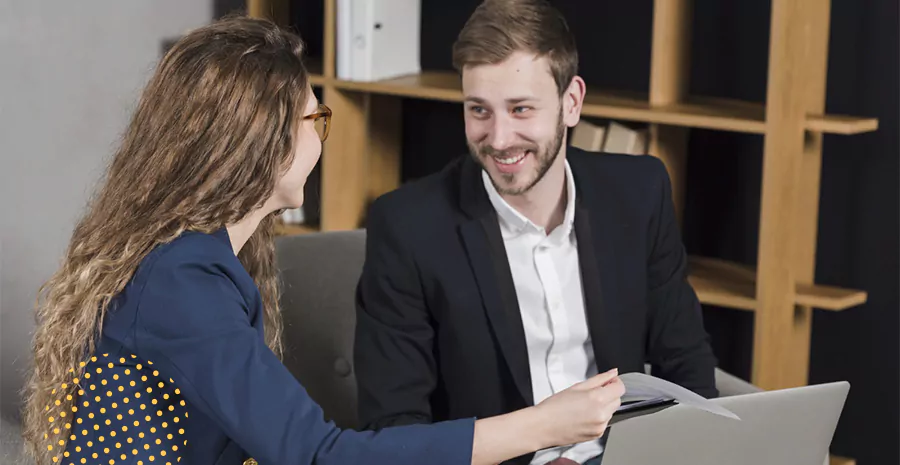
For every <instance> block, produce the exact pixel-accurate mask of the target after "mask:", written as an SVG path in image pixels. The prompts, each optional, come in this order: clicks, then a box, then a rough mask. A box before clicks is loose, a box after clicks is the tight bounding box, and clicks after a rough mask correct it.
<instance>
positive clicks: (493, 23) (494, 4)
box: [453, 0, 578, 95]
mask: <svg viewBox="0 0 900 465" xmlns="http://www.w3.org/2000/svg"><path fill="white" fill-rule="evenodd" d="M517 51H523V52H528V53H533V54H535V55H537V56H539V57H547V59H548V61H549V62H550V73H551V74H552V75H553V79H554V81H556V87H557V90H558V91H559V93H560V95H562V93H563V92H564V91H565V89H567V88H568V87H569V83H571V82H572V78H573V77H575V74H576V73H577V72H578V50H577V49H576V47H575V37H574V36H573V34H572V32H571V31H570V30H569V26H568V24H566V20H565V18H563V16H562V14H561V13H560V12H559V10H557V9H556V8H554V7H553V6H552V5H550V3H549V2H548V1H546V0H485V1H484V2H483V3H482V4H481V5H479V6H478V8H476V9H475V12H473V13H472V16H470V17H469V20H468V21H466V25H465V26H463V29H462V31H460V33H459V37H458V38H457V39H456V42H455V43H454V44H453V67H454V68H456V70H457V71H459V72H460V73H462V69H463V67H465V66H469V65H481V64H496V63H499V62H501V61H503V60H505V59H507V58H509V56H510V55H512V54H513V52H517Z"/></svg>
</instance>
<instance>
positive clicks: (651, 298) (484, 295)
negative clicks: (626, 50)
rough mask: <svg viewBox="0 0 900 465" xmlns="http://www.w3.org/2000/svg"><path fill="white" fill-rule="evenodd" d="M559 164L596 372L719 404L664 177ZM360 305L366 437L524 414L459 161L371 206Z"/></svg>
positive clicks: (637, 160) (510, 329)
mask: <svg viewBox="0 0 900 465" xmlns="http://www.w3.org/2000/svg"><path fill="white" fill-rule="evenodd" d="M567 160H568V161H569V164H570V166H571V169H572V172H573V176H574V178H575V185H576V203H577V205H576V213H575V234H576V236H577V240H578V255H579V263H580V267H581V273H582V281H583V288H584V299H585V310H586V313H587V321H588V325H589V331H590V335H591V338H592V341H593V348H594V354H595V360H596V363H597V369H598V370H599V372H604V371H606V370H608V369H610V368H614V367H617V368H618V369H619V371H620V373H626V372H633V371H643V370H644V363H650V364H651V366H652V370H653V374H654V375H655V376H659V377H661V378H664V379H668V380H670V381H673V382H675V383H678V384H680V385H682V386H684V387H686V388H688V389H691V390H693V391H695V392H697V393H699V394H701V395H704V396H706V397H714V396H716V395H717V392H716V389H715V382H714V374H713V370H714V368H715V366H716V359H715V358H714V356H713V354H712V350H711V349H710V346H709V341H708V335H707V333H706V332H705V330H704V328H703V323H702V317H701V311H700V304H699V302H698V300H697V297H696V294H695V293H694V291H693V289H692V288H691V287H690V286H689V284H688V283H687V281H686V276H687V274H686V265H687V261H686V259H687V256H686V254H685V250H684V247H683V245H682V242H681V237H680V234H679V227H678V223H677V221H676V218H675V215H674V209H673V205H672V200H671V187H670V182H669V177H668V174H667V172H666V169H665V166H664V165H663V164H662V162H661V161H660V160H659V159H657V158H655V157H651V156H633V155H616V154H596V153H587V152H584V151H581V150H579V149H576V148H573V147H568V148H567ZM357 303H358V305H357V332H356V342H355V359H356V360H355V366H356V378H357V380H358V387H359V415H360V421H361V424H362V425H363V427H365V428H370V429H378V428H381V427H385V426H390V425H401V424H410V423H420V422H434V421H440V420H445V419H453V418H462V417H469V416H476V417H482V418H483V417H489V416H494V415H498V414H503V413H507V412H510V411H513V410H516V409H520V408H523V407H526V406H529V405H533V404H534V402H533V396H532V391H531V379H530V373H529V368H528V352H527V348H526V341H525V334H524V330H523V327H522V320H521V317H520V315H519V307H518V301H517V297H516V292H515V288H514V285H513V281H512V275H511V272H510V269H509V264H508V262H507V258H506V251H505V248H504V245H503V240H502V238H501V234H500V226H499V224H498V222H497V215H496V212H495V210H494V208H493V206H492V205H491V203H490V200H489V198H488V195H487V192H486V191H485V189H484V184H483V182H482V178H481V167H480V166H478V165H477V164H476V163H475V162H474V160H472V159H471V158H470V157H469V156H465V157H461V158H460V159H458V160H456V161H454V162H453V163H451V164H450V165H449V166H448V167H447V168H445V169H444V170H443V171H441V172H439V173H437V174H435V175H432V176H429V177H427V178H424V179H422V180H419V181H416V182H413V183H409V184H407V185H405V186H403V187H401V188H400V189H398V190H395V191H393V192H390V193H388V194H386V195H384V196H382V197H380V198H379V199H377V200H376V201H375V202H374V203H373V204H372V207H371V208H370V212H369V216H368V220H367V244H366V261H365V266H364V268H363V272H362V276H361V278H360V282H359V286H358V289H357ZM528 460H530V457H520V459H519V460H518V462H522V463H527V461H528Z"/></svg>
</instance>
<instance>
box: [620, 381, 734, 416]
mask: <svg viewBox="0 0 900 465" xmlns="http://www.w3.org/2000/svg"><path fill="white" fill-rule="evenodd" d="M619 379H621V380H622V383H624V384H625V395H624V396H622V402H623V403H624V402H629V401H633V400H649V399H657V398H660V397H664V398H667V399H675V401H676V402H678V403H679V404H684V405H687V406H689V407H694V408H698V409H700V410H704V411H707V412H710V413H713V414H716V415H721V416H723V417H726V418H731V419H734V420H740V418H739V417H738V416H737V415H735V414H734V412H732V411H730V410H728V409H726V408H725V407H722V406H721V405H719V404H717V403H715V402H712V401H710V400H709V399H707V398H705V397H703V396H701V395H699V394H697V393H695V392H694V391H691V390H689V389H685V388H683V387H681V386H679V385H677V384H675V383H670V382H668V381H666V380H663V379H660V378H656V377H653V376H650V375H647V374H644V373H624V374H621V375H619ZM626 407H627V406H626ZM632 408H633V407H632Z"/></svg>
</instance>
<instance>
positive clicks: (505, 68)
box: [462, 52, 578, 195]
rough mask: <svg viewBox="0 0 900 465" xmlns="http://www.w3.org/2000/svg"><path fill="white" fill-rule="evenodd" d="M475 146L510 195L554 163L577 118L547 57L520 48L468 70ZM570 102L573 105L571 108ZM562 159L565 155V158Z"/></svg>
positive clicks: (470, 138) (469, 124)
mask: <svg viewBox="0 0 900 465" xmlns="http://www.w3.org/2000/svg"><path fill="white" fill-rule="evenodd" d="M462 88H463V96H464V98H465V106H464V112H465V122H466V139H467V142H468V145H469V151H470V152H471V154H472V156H473V157H474V158H475V160H477V161H478V163H480V164H481V165H482V166H483V167H484V169H485V171H487V173H488V174H489V175H490V177H491V180H492V181H493V183H494V187H496V189H497V191H498V192H500V193H501V194H504V195H520V194H524V193H525V192H528V190H529V189H531V188H532V187H533V186H534V185H535V184H537V183H538V181H540V180H541V179H542V178H543V177H544V175H545V174H546V173H547V171H548V170H549V169H550V168H551V166H553V164H554V161H556V160H557V155H559V153H560V148H561V147H562V144H563V141H564V140H565V134H566V126H567V125H568V126H573V125H574V124H577V120H578V117H577V115H576V117H575V120H574V123H572V124H569V123H570V121H571V119H572V118H570V117H567V116H568V115H570V114H571V113H572V112H571V111H570V110H571V105H566V98H565V97H566V96H565V94H564V98H560V95H559V92H558V91H557V87H556V82H555V81H554V80H553V76H552V75H551V74H550V66H549V63H548V62H547V59H546V58H536V57H535V56H534V55H531V54H528V53H524V52H516V53H514V54H512V55H511V56H510V57H509V58H507V59H506V60H505V61H503V62H501V63H498V64H492V65H478V66H471V67H466V68H465V69H464V70H463V73H462ZM565 107H569V108H565ZM560 162H561V160H560Z"/></svg>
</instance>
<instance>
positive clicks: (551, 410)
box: [472, 369, 625, 465]
mask: <svg viewBox="0 0 900 465" xmlns="http://www.w3.org/2000/svg"><path fill="white" fill-rule="evenodd" d="M618 375H619V373H618V370H615V369H614V370H610V371H607V372H606V373H601V374H599V375H596V376H594V377H592V378H589V379H587V380H585V381H583V382H581V383H578V384H575V385H573V386H571V387H570V388H568V389H566V390H564V391H560V392H558V393H556V394H554V395H552V396H550V397H548V398H547V399H545V400H544V401H543V402H541V403H539V404H538V405H536V406H534V407H529V408H525V409H522V410H518V411H515V412H512V413H508V414H505V415H499V416H496V417H491V418H484V419H479V420H478V421H476V422H475V437H474V438H473V444H472V464H473V465H484V464H496V463H500V462H503V461H504V460H509V459H511V458H514V457H518V456H520V455H523V454H527V453H529V452H535V451H538V450H541V449H546V448H548V447H554V446H565V445H569V444H576V443H579V442H584V441H590V440H593V439H597V438H599V437H600V436H603V433H604V432H605V431H606V427H607V425H609V420H610V419H611V418H612V415H613V413H615V411H616V409H618V408H619V405H621V398H622V395H623V394H625V385H624V384H623V383H622V381H621V380H620V379H619V378H618Z"/></svg>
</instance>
